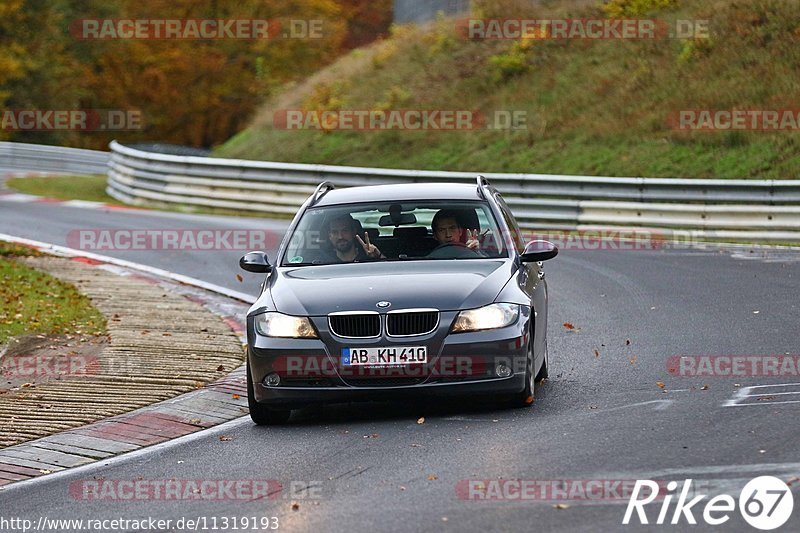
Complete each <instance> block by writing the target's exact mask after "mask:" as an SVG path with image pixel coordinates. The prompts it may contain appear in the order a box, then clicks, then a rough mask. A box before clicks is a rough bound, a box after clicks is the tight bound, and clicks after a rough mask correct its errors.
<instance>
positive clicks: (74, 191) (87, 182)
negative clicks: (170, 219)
mask: <svg viewBox="0 0 800 533" xmlns="http://www.w3.org/2000/svg"><path fill="white" fill-rule="evenodd" d="M6 185H7V186H8V187H10V188H12V189H14V190H16V191H19V192H23V193H26V194H35V195H37V196H44V197H47V198H57V199H59V200H88V201H92V202H103V203H106V204H111V205H122V206H124V205H127V204H124V203H122V202H120V201H119V200H116V199H114V198H113V197H111V196H109V195H108V194H107V193H106V176H102V175H97V176H52V177H51V176H48V177H30V178H12V179H10V180H8V181H6ZM136 207H141V208H143V209H155V210H160V211H173V212H178V213H188V214H198V215H200V214H203V215H222V216H237V217H251V218H265V217H266V216H267V215H265V214H259V213H254V212H247V211H238V210H235V209H223V208H216V207H195V206H189V205H174V204H168V203H155V202H154V203H152V204H148V205H141V206H136ZM269 218H290V217H288V216H286V217H285V216H282V215H269Z"/></svg>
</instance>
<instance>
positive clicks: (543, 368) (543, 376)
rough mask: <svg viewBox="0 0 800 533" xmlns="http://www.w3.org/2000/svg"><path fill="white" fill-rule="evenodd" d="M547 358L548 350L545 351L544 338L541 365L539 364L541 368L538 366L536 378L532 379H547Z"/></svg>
mask: <svg viewBox="0 0 800 533" xmlns="http://www.w3.org/2000/svg"><path fill="white" fill-rule="evenodd" d="M549 359H550V357H549V355H548V351H547V339H545V341H544V361H542V366H541V368H539V372H538V373H537V374H536V378H535V379H534V381H536V382H539V381H542V380H544V379H547V376H548V375H549V373H548V367H549V366H550V361H549Z"/></svg>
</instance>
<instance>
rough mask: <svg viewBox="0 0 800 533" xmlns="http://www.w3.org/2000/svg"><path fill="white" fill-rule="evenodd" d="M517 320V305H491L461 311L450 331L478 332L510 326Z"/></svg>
mask: <svg viewBox="0 0 800 533" xmlns="http://www.w3.org/2000/svg"><path fill="white" fill-rule="evenodd" d="M518 318H519V305H518V304H492V305H487V306H486V307H481V308H478V309H470V310H469V311H461V312H460V313H458V316H457V317H456V321H455V323H454V324H453V328H452V329H451V331H452V332H453V333H463V332H465V331H479V330H483V329H497V328H504V327H506V326H510V325H511V324H513V323H514V322H516V321H517V319H518Z"/></svg>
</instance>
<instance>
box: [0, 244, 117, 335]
mask: <svg viewBox="0 0 800 533" xmlns="http://www.w3.org/2000/svg"><path fill="white" fill-rule="evenodd" d="M26 255H38V254H37V253H36V252H35V251H33V250H31V249H30V248H26V247H23V246H18V245H13V244H8V243H4V242H0V346H2V345H4V344H5V342H6V341H7V340H8V339H9V338H11V337H15V336H17V335H24V334H32V333H41V334H45V335H49V334H63V333H81V334H93V333H102V332H104V331H105V330H106V321H105V318H104V317H103V315H101V314H100V312H99V311H98V310H97V309H95V308H94V306H92V304H91V302H90V301H89V299H88V298H87V297H86V296H84V295H83V294H81V293H80V292H78V290H77V289H76V288H75V287H73V286H72V285H70V284H68V283H64V282H63V281H61V280H58V279H56V278H54V277H53V276H50V275H49V274H45V273H44V272H40V271H38V270H35V269H33V268H30V267H27V266H25V265H23V264H21V263H18V262H16V261H14V259H13V258H14V257H20V256H26Z"/></svg>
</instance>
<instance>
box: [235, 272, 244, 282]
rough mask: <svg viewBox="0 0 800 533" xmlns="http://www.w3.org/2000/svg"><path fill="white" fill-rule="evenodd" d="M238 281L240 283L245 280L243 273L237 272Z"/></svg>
mask: <svg viewBox="0 0 800 533" xmlns="http://www.w3.org/2000/svg"><path fill="white" fill-rule="evenodd" d="M236 281H238V282H239V283H241V282H242V281H244V278H243V277H242V275H241V274H236Z"/></svg>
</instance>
